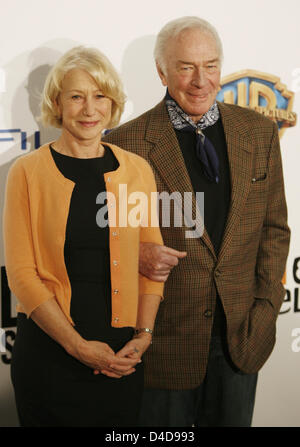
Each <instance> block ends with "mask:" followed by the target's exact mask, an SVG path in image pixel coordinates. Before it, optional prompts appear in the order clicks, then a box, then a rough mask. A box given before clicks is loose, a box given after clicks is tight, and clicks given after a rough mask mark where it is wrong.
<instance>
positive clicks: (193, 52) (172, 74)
mask: <svg viewBox="0 0 300 447" xmlns="http://www.w3.org/2000/svg"><path fill="white" fill-rule="evenodd" d="M220 65H221V61H220V56H219V54H218V49H217V45H216V42H215V39H214V38H213V36H212V35H211V34H209V33H203V32H202V31H200V30H198V29H190V30H185V31H182V32H181V33H180V34H179V35H178V36H177V37H176V38H175V39H170V40H169V42H168V43H167V45H166V49H165V67H164V68H162V67H159V66H158V67H157V68H158V73H159V76H160V78H161V80H162V83H163V85H164V86H167V87H168V90H169V93H170V95H171V96H172V98H174V99H175V101H176V102H177V103H178V104H179V106H180V107H181V108H182V109H183V110H184V111H185V112H186V113H187V114H188V115H190V117H191V118H192V119H193V121H195V122H197V121H198V120H199V119H200V118H201V117H202V116H203V115H204V114H205V113H206V112H207V111H208V110H209V108H210V107H211V106H212V104H213V103H214V101H215V99H216V96H217V93H218V89H219V85H220V71H221V67H220Z"/></svg>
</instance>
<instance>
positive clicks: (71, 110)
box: [56, 68, 112, 144]
mask: <svg viewBox="0 0 300 447" xmlns="http://www.w3.org/2000/svg"><path fill="white" fill-rule="evenodd" d="M56 106H57V109H58V112H59V114H60V116H61V118H62V129H63V132H67V134H68V136H69V137H72V138H74V139H76V140H77V141H78V142H79V143H80V142H81V143H85V144H86V143H88V142H89V141H90V142H91V143H93V142H94V141H95V140H99V137H101V133H102V131H103V130H104V129H105V128H107V126H108V124H109V122H110V120H111V106H112V101H111V99H109V98H107V97H105V96H104V95H103V92H102V91H101V90H99V86H98V84H97V83H96V81H95V79H94V78H93V77H92V76H91V75H90V74H89V73H88V72H87V71H85V70H82V69H79V68H74V69H73V70H70V71H69V72H68V73H67V74H66V75H65V77H64V79H63V82H62V91H61V93H60V94H59V97H58V99H57V101H56Z"/></svg>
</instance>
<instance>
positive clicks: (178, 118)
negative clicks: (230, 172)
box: [165, 91, 220, 183]
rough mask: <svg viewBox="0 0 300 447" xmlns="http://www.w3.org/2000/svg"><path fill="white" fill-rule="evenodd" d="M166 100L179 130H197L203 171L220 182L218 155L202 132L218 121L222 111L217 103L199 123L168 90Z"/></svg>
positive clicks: (197, 147)
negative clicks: (180, 105)
mask: <svg viewBox="0 0 300 447" xmlns="http://www.w3.org/2000/svg"><path fill="white" fill-rule="evenodd" d="M165 101H166V106H167V109H168V113H169V116H170V120H171V122H172V125H173V127H174V128H175V129H177V130H185V131H188V132H196V138H197V142H196V154H197V157H198V159H199V160H200V161H201V163H202V166H203V172H204V174H205V176H206V177H207V178H208V179H209V180H210V181H211V182H215V183H219V159H218V155H217V153H216V150H215V148H214V146H213V144H212V143H211V141H210V140H209V139H208V138H207V137H206V136H205V135H204V133H203V132H202V130H203V129H206V127H209V126H212V125H213V124H215V123H216V122H217V121H218V119H219V117H220V112H219V109H218V105H217V103H216V102H215V103H214V104H213V105H212V106H211V107H210V109H209V110H208V111H207V112H206V113H205V114H204V115H203V116H202V118H201V119H200V120H199V121H198V122H197V123H194V121H193V120H192V119H191V118H190V116H189V115H187V114H186V113H185V112H184V111H183V110H182V109H181V107H179V105H178V104H177V102H176V101H175V100H174V99H173V98H172V97H171V96H170V94H169V92H168V91H167V93H166V96H165Z"/></svg>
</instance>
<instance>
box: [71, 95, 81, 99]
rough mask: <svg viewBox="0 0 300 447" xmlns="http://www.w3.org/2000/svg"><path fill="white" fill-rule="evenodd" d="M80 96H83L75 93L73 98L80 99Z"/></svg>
mask: <svg viewBox="0 0 300 447" xmlns="http://www.w3.org/2000/svg"><path fill="white" fill-rule="evenodd" d="M80 98H81V96H80V95H73V96H72V99H74V100H78V99H80Z"/></svg>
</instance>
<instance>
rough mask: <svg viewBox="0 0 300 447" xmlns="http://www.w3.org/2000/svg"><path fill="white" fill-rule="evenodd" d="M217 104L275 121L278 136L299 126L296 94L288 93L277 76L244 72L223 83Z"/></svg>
mask: <svg viewBox="0 0 300 447" xmlns="http://www.w3.org/2000/svg"><path fill="white" fill-rule="evenodd" d="M217 100H218V101H220V102H224V103H227V104H237V105H238V106H241V107H247V108H249V109H252V110H255V111H256V112H259V113H261V114H262V115H265V116H267V117H268V118H270V119H272V120H273V121H275V122H276V123H277V125H278V129H279V136H280V137H282V135H283V133H284V131H285V130H286V128H287V127H292V126H295V125H296V122H297V115H296V113H295V112H293V110H292V109H293V100H294V93H293V92H291V91H289V90H287V88H286V86H285V85H284V84H282V83H281V82H280V79H279V78H278V77H277V76H274V75H271V74H268V73H262V72H260V71H256V70H241V71H238V72H236V73H233V74H231V75H229V76H226V77H224V78H223V79H222V81H221V90H220V91H219V93H218V95H217Z"/></svg>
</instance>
